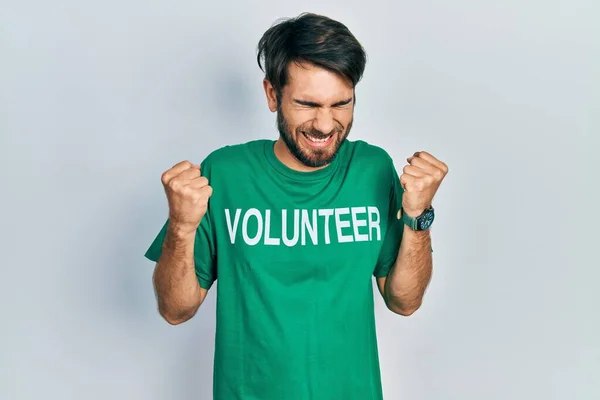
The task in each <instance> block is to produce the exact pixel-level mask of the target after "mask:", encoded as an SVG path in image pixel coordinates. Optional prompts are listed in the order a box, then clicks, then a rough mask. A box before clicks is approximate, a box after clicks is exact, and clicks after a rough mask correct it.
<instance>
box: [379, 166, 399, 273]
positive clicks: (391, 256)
mask: <svg viewBox="0 0 600 400" xmlns="http://www.w3.org/2000/svg"><path fill="white" fill-rule="evenodd" d="M388 168H389V171H390V173H389V174H388V176H391V179H390V181H388V184H387V187H388V188H389V207H388V209H387V210H386V211H387V213H386V214H384V215H385V216H386V217H387V231H386V233H385V236H384V238H383V244H382V246H381V251H380V253H379V258H378V260H377V264H376V265H375V270H374V271H373V275H374V276H375V277H377V278H381V277H384V276H387V275H388V273H389V271H390V269H391V268H392V266H393V265H394V262H396V258H397V257H398V250H399V249H400V242H401V241H402V233H403V232H404V223H403V222H402V221H401V220H399V219H398V210H399V209H400V207H402V194H403V193H404V190H403V189H402V185H401V184H400V177H399V176H398V172H397V171H396V168H395V167H394V162H393V160H392V159H391V158H389V167H388Z"/></svg>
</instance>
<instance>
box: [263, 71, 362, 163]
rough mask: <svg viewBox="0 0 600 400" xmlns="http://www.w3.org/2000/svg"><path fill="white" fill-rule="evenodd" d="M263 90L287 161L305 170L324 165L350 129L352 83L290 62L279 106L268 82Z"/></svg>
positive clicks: (331, 73)
mask: <svg viewBox="0 0 600 400" xmlns="http://www.w3.org/2000/svg"><path fill="white" fill-rule="evenodd" d="M265 90H266V93H267V100H268V103H269V108H270V109H271V111H277V127H278V129H279V133H280V136H281V141H282V142H283V143H284V144H285V147H286V149H287V152H288V153H289V155H290V156H291V158H292V160H291V161H293V162H295V163H298V162H299V163H300V164H301V165H302V166H304V167H309V168H320V167H323V166H326V165H328V164H329V163H330V162H331V161H332V160H333V159H334V158H335V156H336V154H337V152H338V150H339V148H340V146H341V144H342V143H343V141H344V140H345V139H346V138H347V137H348V134H349V133H350V128H351V127H352V121H353V113H354V88H353V87H352V83H351V82H350V81H348V80H346V79H344V78H343V77H341V76H339V75H337V74H335V73H333V72H329V71H327V70H324V69H322V68H319V67H316V66H313V65H309V64H301V65H297V64H294V63H292V64H290V66H289V79H288V83H287V84H286V86H285V87H284V89H283V93H282V95H281V102H280V104H279V105H278V104H277V98H276V95H275V91H274V89H273V88H272V86H270V83H269V82H265ZM284 161H285V160H284Z"/></svg>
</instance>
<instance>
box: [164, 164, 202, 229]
mask: <svg viewBox="0 0 600 400" xmlns="http://www.w3.org/2000/svg"><path fill="white" fill-rule="evenodd" d="M161 180H162V184H163V186H164V187H165V192H166V194H167V200H168V202H169V219H170V220H171V221H173V223H175V224H177V226H178V228H179V229H182V230H184V231H185V232H194V231H195V230H196V229H197V228H198V225H200V221H202V217H204V214H206V209H207V207H208V199H209V198H210V196H211V195H212V188H211V187H210V186H209V185H208V179H206V178H205V177H203V176H200V166H199V165H194V164H192V163H190V162H189V161H182V162H180V163H178V164H176V165H174V166H173V167H172V168H170V169H169V170H167V171H165V172H164V173H163V174H162V177H161Z"/></svg>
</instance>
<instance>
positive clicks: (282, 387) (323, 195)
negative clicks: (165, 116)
mask: <svg viewBox="0 0 600 400" xmlns="http://www.w3.org/2000/svg"><path fill="white" fill-rule="evenodd" d="M258 63H259V66H260V67H261V69H263V70H264V71H265V75H266V76H265V80H264V89H265V93H266V98H267V104H268V107H269V109H270V110H271V111H272V112H276V113H277V126H278V129H279V133H280V137H279V139H278V140H277V141H272V140H255V141H251V142H248V143H244V144H236V145H231V146H226V147H224V148H221V149H218V150H216V151H213V152H212V153H211V154H209V156H208V157H206V159H205V160H204V161H203V162H202V164H201V165H194V164H191V163H190V162H187V161H183V162H180V163H178V164H177V165H175V166H173V167H172V168H170V169H169V170H168V171H166V172H165V173H164V174H163V175H162V183H163V185H164V188H165V191H166V195H167V198H168V205H169V218H168V220H167V221H166V223H165V225H164V226H163V229H162V230H161V231H160V233H159V234H158V236H157V237H156V239H155V240H154V242H153V243H152V245H151V246H150V248H149V249H148V251H147V253H146V257H148V258H149V259H150V260H153V261H156V262H157V263H156V267H155V271H154V285H155V290H156V293H157V298H158V308H159V311H160V314H161V315H162V316H163V317H164V318H165V319H166V320H167V321H168V322H169V323H171V324H174V325H175V324H180V323H183V322H185V321H187V320H189V319H190V318H192V317H193V316H194V314H195V313H196V311H197V310H198V308H199V307H200V305H201V304H202V302H203V301H204V299H205V297H206V294H207V292H208V290H209V289H210V288H211V287H212V285H213V283H215V282H216V283H217V286H218V294H217V331H216V343H215V354H214V398H215V399H223V400H233V399H243V400H250V399H252V400H258V399H260V400H283V399H290V400H296V399H297V400H300V399H312V400H338V399H339V400H342V399H343V400H350V399H357V400H367V399H382V398H383V395H382V388H381V378H380V372H379V360H378V350H377V340H376V332H375V319H374V310H373V308H374V303H373V302H374V299H373V290H372V288H373V285H372V279H373V278H372V277H373V276H374V277H375V278H376V280H377V285H378V287H379V291H380V293H381V295H382V296H383V299H384V300H385V303H386V304H387V306H388V308H389V309H390V310H392V311H393V312H395V313H397V314H400V315H405V316H408V315H411V314H412V313H414V312H415V310H417V309H418V308H419V306H420V305H421V301H422V298H423V295H424V293H425V289H426V287H427V285H428V283H429V280H430V276H431V270H432V255H431V247H430V246H431V244H430V234H429V230H428V228H429V226H430V224H431V222H432V221H433V209H432V208H431V202H432V199H433V197H434V194H435V192H436V191H437V189H438V187H439V185H440V183H441V182H442V179H443V178H444V176H445V175H446V173H447V171H448V169H447V167H446V165H445V164H444V163H443V162H441V161H439V160H437V159H436V158H435V157H433V156H432V155H430V154H429V153H426V152H417V153H414V154H413V155H412V156H410V157H409V158H408V159H407V165H406V167H404V170H403V174H402V175H401V176H398V174H397V172H396V170H395V168H394V163H393V161H392V159H391V158H390V157H389V156H388V154H387V153H386V152H385V151H384V150H382V149H381V148H378V147H376V146H373V145H370V144H367V143H365V142H364V141H350V140H348V139H347V137H348V135H349V133H350V128H351V126H352V121H353V111H354V104H355V100H356V96H355V92H354V89H355V87H356V84H357V83H358V81H359V80H360V79H361V76H362V74H363V70H364V68H365V64H366V57H365V53H364V51H363V49H362V47H361V45H360V44H359V42H358V41H357V40H356V39H355V38H354V36H353V35H352V34H351V33H350V32H349V30H348V29H347V28H346V27H345V26H344V25H342V24H341V23H339V22H336V21H333V20H331V19H329V18H326V17H323V16H318V15H314V14H303V15H300V16H299V17H297V18H295V19H288V20H286V21H284V22H280V23H279V24H276V25H273V26H272V27H271V28H270V29H269V30H267V31H266V32H265V34H264V36H263V37H262V38H261V40H260V42H259V45H258ZM209 199H210V201H209ZM217 277H218V279H217Z"/></svg>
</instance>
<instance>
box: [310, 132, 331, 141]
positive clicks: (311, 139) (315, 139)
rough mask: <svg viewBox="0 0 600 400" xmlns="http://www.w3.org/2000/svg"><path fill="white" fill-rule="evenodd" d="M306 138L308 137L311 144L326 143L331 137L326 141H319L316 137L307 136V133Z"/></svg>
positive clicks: (325, 139)
mask: <svg viewBox="0 0 600 400" xmlns="http://www.w3.org/2000/svg"><path fill="white" fill-rule="evenodd" d="M304 136H306V137H307V138H308V139H309V140H310V141H311V142H315V143H324V142H326V141H328V140H329V138H330V137H331V135H329V136H327V137H326V138H324V139H317V138H315V137H312V136H309V135H307V134H306V133H305V134H304Z"/></svg>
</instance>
